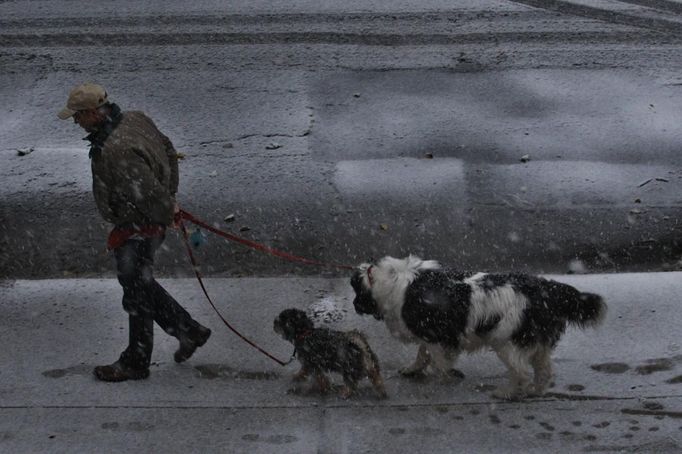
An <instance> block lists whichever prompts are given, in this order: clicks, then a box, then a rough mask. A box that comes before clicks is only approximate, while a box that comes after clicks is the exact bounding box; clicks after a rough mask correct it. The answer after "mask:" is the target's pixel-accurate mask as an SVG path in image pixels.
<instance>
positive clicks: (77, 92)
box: [57, 84, 107, 120]
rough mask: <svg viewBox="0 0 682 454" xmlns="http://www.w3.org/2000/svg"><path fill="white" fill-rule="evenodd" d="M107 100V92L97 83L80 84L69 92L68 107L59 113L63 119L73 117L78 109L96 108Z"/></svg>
mask: <svg viewBox="0 0 682 454" xmlns="http://www.w3.org/2000/svg"><path fill="white" fill-rule="evenodd" d="M106 102H107V92H106V90H105V89H104V88H102V87H101V86H99V85H97V84H83V85H79V86H77V87H76V88H74V89H73V90H71V93H69V100H68V101H67V102H66V107H65V108H63V109H62V111H61V112H59V113H58V114H57V116H58V117H59V118H61V119H62V120H66V119H67V118H69V117H72V116H73V114H75V113H76V111H79V110H88V109H96V108H98V107H99V106H101V105H102V104H105V103H106Z"/></svg>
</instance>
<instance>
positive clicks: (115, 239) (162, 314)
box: [58, 83, 211, 382]
mask: <svg viewBox="0 0 682 454" xmlns="http://www.w3.org/2000/svg"><path fill="white" fill-rule="evenodd" d="M58 117H59V118H61V119H62V120H66V119H68V118H72V117H73V120H74V122H75V123H76V124H78V125H79V126H81V127H82V128H83V129H85V130H86V131H87V132H88V133H90V134H89V135H88V136H87V137H86V139H87V140H89V141H90V144H91V147H90V160H91V165H92V180H93V192H94V196H95V202H96V204H97V208H98V210H99V212H100V214H101V215H102V217H104V219H105V220H106V221H108V222H111V223H112V224H114V229H113V230H112V231H111V234H110V235H109V240H108V247H109V249H113V250H114V256H115V258H116V267H117V272H118V281H119V283H120V284H121V286H122V287H123V308H124V310H125V311H126V312H127V313H128V321H129V342H128V347H127V348H126V349H125V350H124V351H123V353H121V356H120V357H119V359H118V360H117V361H116V362H114V363H113V364H110V365H107V366H97V367H95V369H94V371H93V372H94V374H95V377H96V378H97V379H99V380H103V381H111V382H119V381H124V380H139V379H144V378H147V377H149V363H150V360H151V356H152V349H153V346H154V337H153V335H154V331H153V328H154V322H156V323H158V324H159V326H160V327H161V328H162V329H163V330H164V331H165V332H166V333H168V334H169V335H171V336H174V337H176V338H177V339H178V340H179V341H180V347H179V348H178V350H177V351H176V352H175V356H174V358H175V361H177V362H182V361H185V360H187V359H188V358H189V357H190V356H192V354H193V353H194V351H195V350H196V349H197V347H201V346H202V345H204V344H205V343H206V341H207V340H208V338H209V336H210V335H211V330H210V329H208V328H206V327H204V326H202V325H200V324H199V323H197V322H196V321H195V320H194V319H192V317H191V316H190V315H189V313H187V311H186V310H185V309H183V308H182V306H180V304H178V302H177V301H175V300H174V299H173V297H171V296H170V295H169V294H168V293H167V292H166V291H165V290H164V289H163V287H161V285H159V283H158V282H156V280H155V279H154V277H153V275H152V271H153V270H152V269H153V264H154V253H155V252H156V250H157V249H158V248H159V246H161V243H163V240H164V237H165V231H166V228H167V227H168V226H169V225H171V224H173V217H174V214H175V212H176V211H177V204H176V203H175V193H176V191H177V188H178V161H177V154H176V152H175V149H174V148H173V144H172V143H171V141H170V140H169V139H168V137H166V136H165V135H163V134H162V133H161V132H160V131H159V130H158V129H157V128H156V126H155V125H154V123H153V122H152V120H151V119H149V118H148V117H147V116H146V115H145V114H143V113H142V112H121V109H120V108H119V107H118V106H117V105H116V104H114V103H111V102H109V100H108V99H107V92H106V91H105V90H104V88H102V87H101V86H99V85H96V84H89V83H88V84H83V85H79V86H78V87H76V88H74V89H73V90H72V91H71V93H70V94H69V99H68V101H67V103H66V108H64V109H63V110H62V111H61V112H59V114H58Z"/></svg>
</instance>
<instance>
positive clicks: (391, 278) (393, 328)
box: [351, 256, 606, 399]
mask: <svg viewBox="0 0 682 454" xmlns="http://www.w3.org/2000/svg"><path fill="white" fill-rule="evenodd" d="M351 285H352V286H353V289H354V290H355V299H354V301H353V305H354V306H355V311H356V312H357V313H359V314H367V315H373V316H374V317H375V318H376V319H378V320H384V322H385V323H386V326H387V327H388V329H389V331H390V332H391V334H392V335H393V336H394V337H396V338H398V339H400V340H401V341H402V342H405V343H417V344H419V351H418V353H417V358H416V359H415V361H414V364H412V365H411V366H409V367H407V368H405V369H403V370H401V373H402V374H404V375H412V374H419V373H422V372H423V371H424V370H425V369H426V367H427V366H428V365H429V364H431V365H432V367H434V368H435V369H436V370H437V371H439V372H441V373H444V374H448V373H450V371H451V367H452V364H453V362H454V360H455V359H456V358H457V355H458V354H459V353H460V352H462V351H468V352H471V351H474V350H477V349H480V348H482V347H490V348H492V349H493V350H494V351H495V352H496V353H497V355H498V357H499V358H500V360H502V362H503V363H504V364H505V365H506V366H507V368H508V370H509V385H508V386H506V387H503V388H498V389H497V390H496V391H495V392H494V393H493V395H494V396H495V397H498V398H503V399H519V398H523V397H524V396H526V395H540V394H542V393H543V392H544V391H545V389H546V388H547V386H548V384H549V382H550V381H551V378H552V365H551V358H550V355H551V353H552V351H553V350H554V347H556V345H557V343H558V341H559V339H560V337H561V335H562V334H563V333H564V331H565V330H566V326H567V325H568V324H572V325H575V326H578V327H581V328H583V327H590V326H596V325H598V324H599V323H600V322H601V321H602V320H603V319H604V316H605V314H606V304H605V303H604V301H603V300H602V298H601V297H600V296H599V295H596V294H593V293H584V292H580V291H578V290H577V289H575V288H574V287H572V286H570V285H567V284H562V283H560V282H556V281H552V280H547V279H544V278H541V277H536V276H529V275H525V274H486V273H476V274H473V273H458V272H455V271H452V270H449V269H444V268H442V267H441V266H440V264H439V263H438V262H436V261H433V260H421V259H420V258H418V257H415V256H409V257H407V258H405V259H396V258H393V257H384V258H383V259H381V260H380V261H379V262H377V263H376V264H369V263H364V264H362V265H360V266H359V267H358V268H357V270H356V271H355V273H354V274H353V277H352V278H351ZM531 367H532V368H533V370H534V377H533V381H532V383H531V380H530V374H529V371H530V368H531Z"/></svg>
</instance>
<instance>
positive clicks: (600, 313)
mask: <svg viewBox="0 0 682 454" xmlns="http://www.w3.org/2000/svg"><path fill="white" fill-rule="evenodd" d="M567 303H568V304H567V305H566V306H565V309H567V311H566V318H567V319H568V321H569V323H572V324H573V325H576V326H578V327H580V328H591V327H596V326H599V325H600V324H601V323H602V322H603V321H604V318H606V311H607V307H606V303H605V302H604V299H603V298H602V297H601V296H600V295H597V294H596V293H588V292H579V291H577V290H576V297H575V298H573V301H567Z"/></svg>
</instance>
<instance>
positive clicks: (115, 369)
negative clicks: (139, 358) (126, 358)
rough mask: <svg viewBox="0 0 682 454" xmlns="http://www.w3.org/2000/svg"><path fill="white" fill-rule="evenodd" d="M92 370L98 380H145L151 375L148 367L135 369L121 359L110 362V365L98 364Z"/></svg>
mask: <svg viewBox="0 0 682 454" xmlns="http://www.w3.org/2000/svg"><path fill="white" fill-rule="evenodd" d="M92 372H93V373H94V374H95V378H97V379H98V380H101V381H110V382H119V381H126V380H144V379H145V378H147V377H149V368H148V367H144V368H141V369H135V368H132V367H130V366H127V365H125V364H124V363H123V362H121V360H118V361H116V362H115V363H113V364H109V365H108V366H97V367H95V369H94V370H93V371H92Z"/></svg>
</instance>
